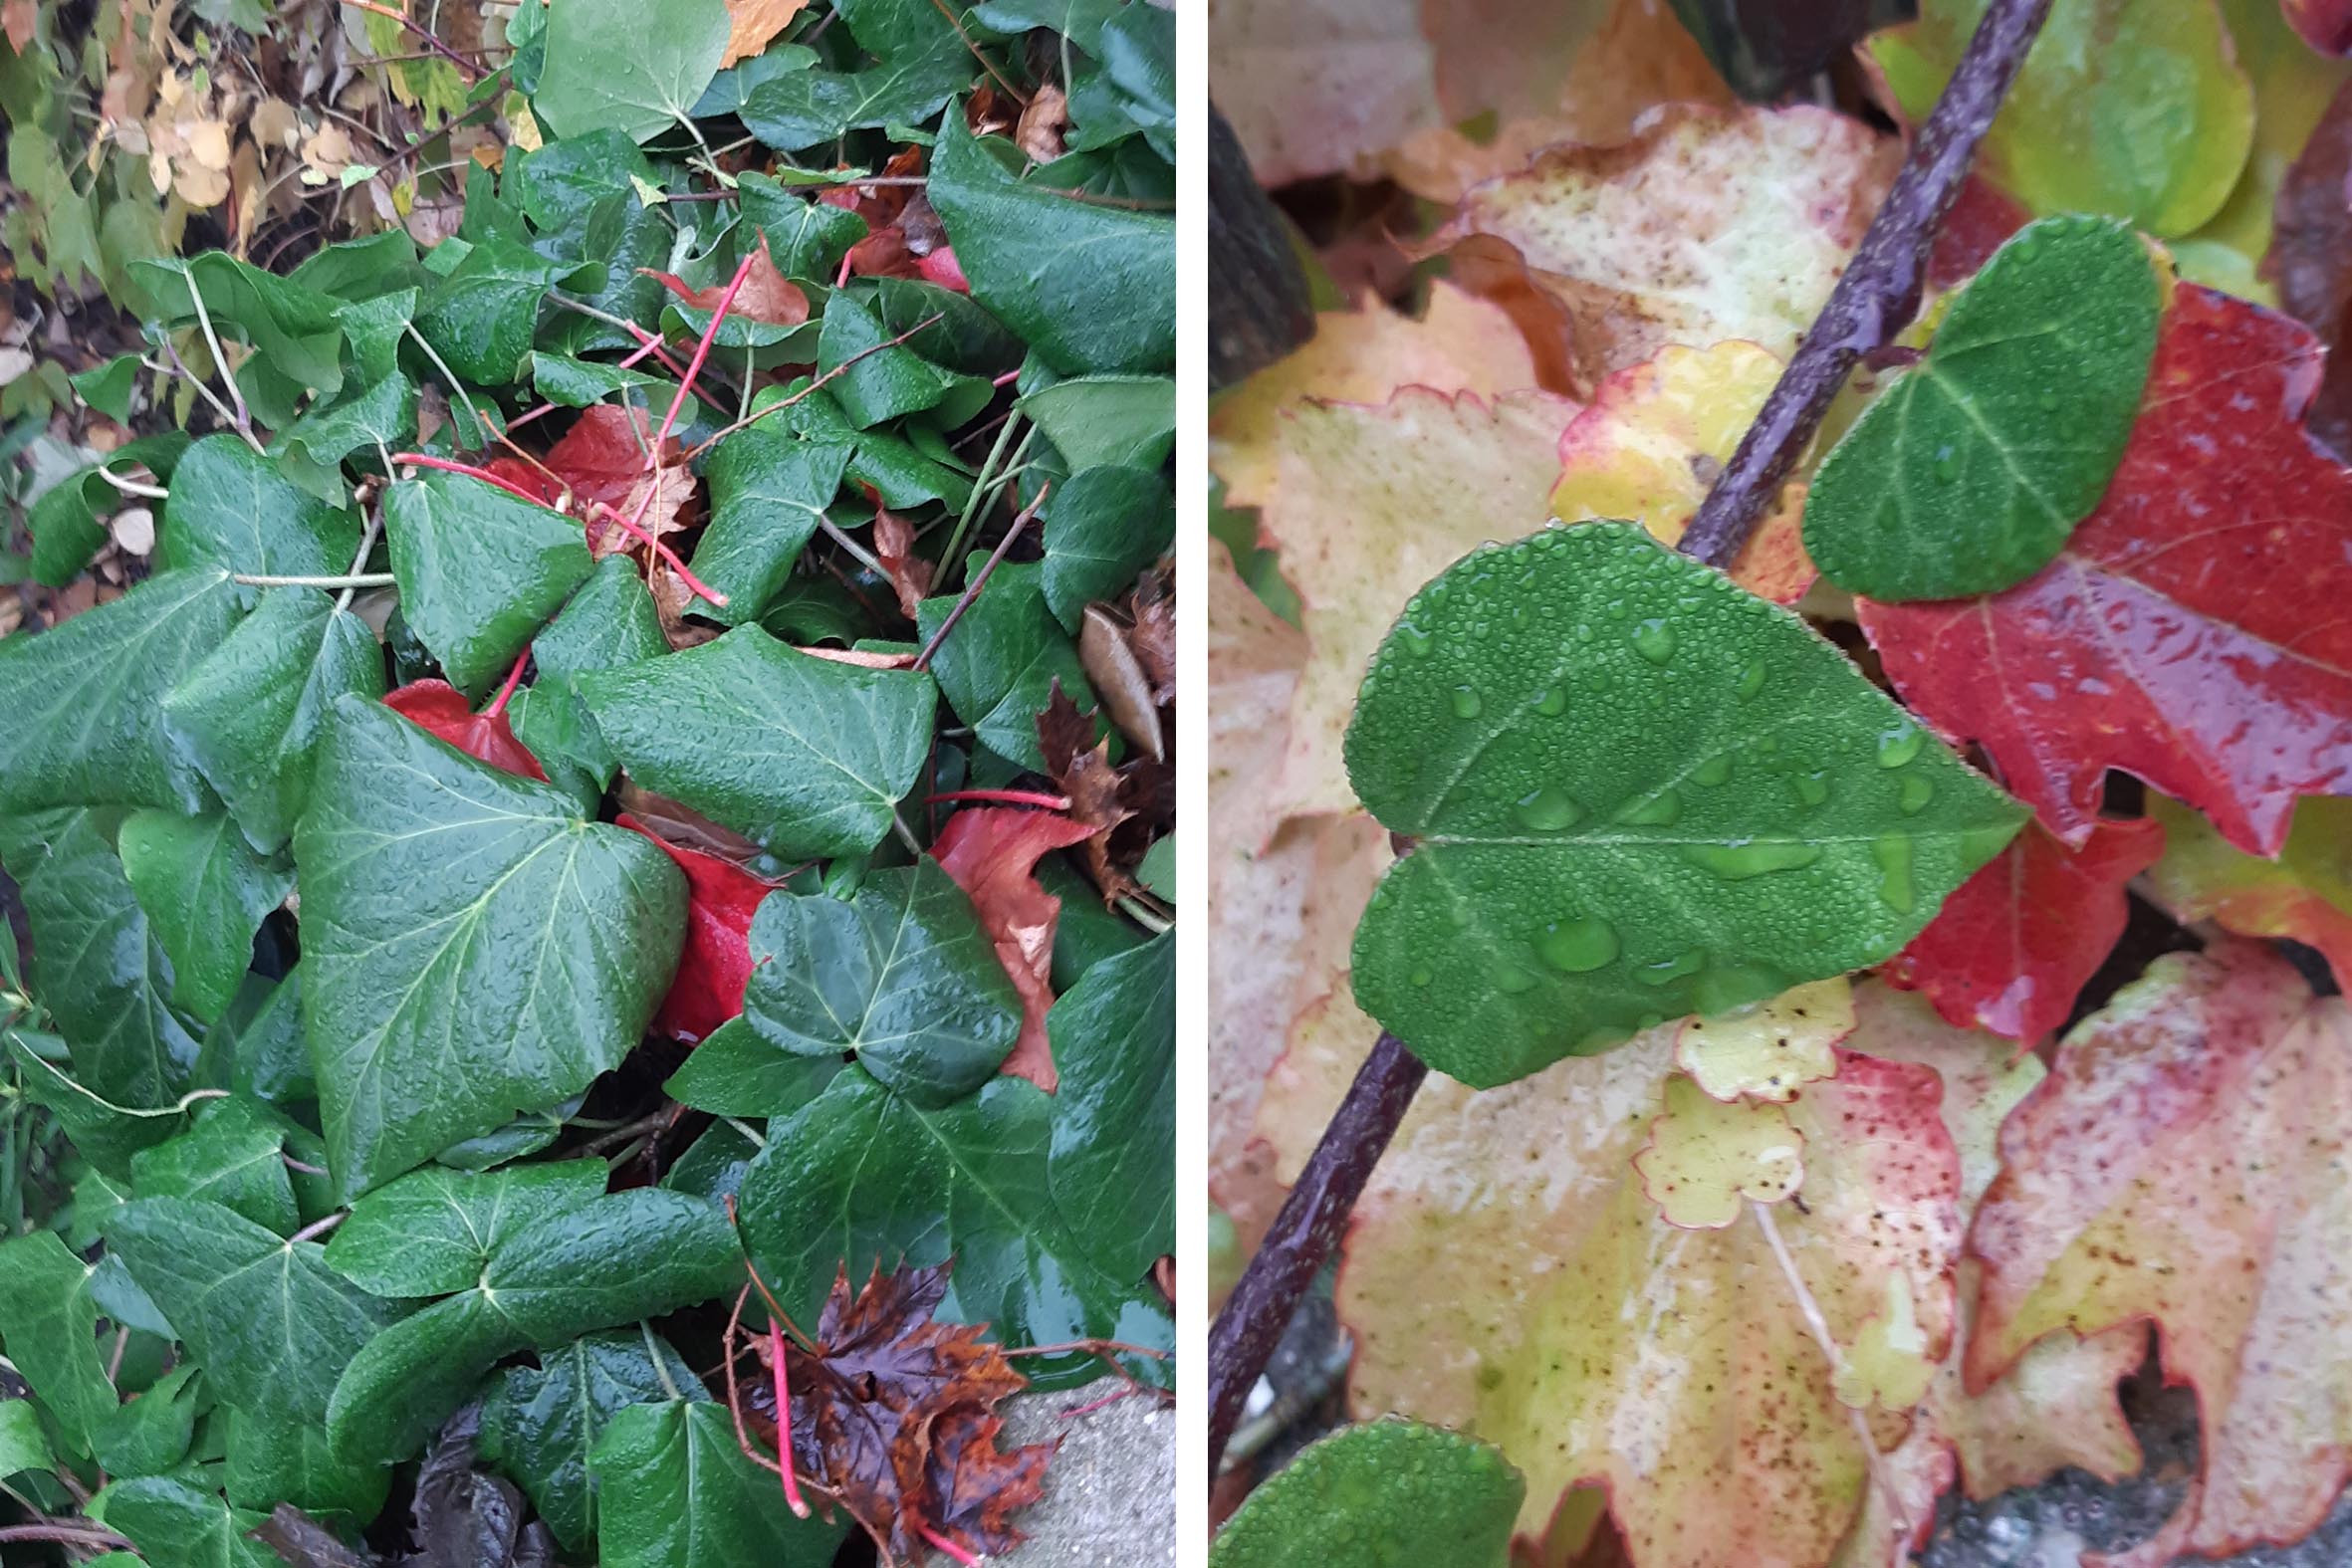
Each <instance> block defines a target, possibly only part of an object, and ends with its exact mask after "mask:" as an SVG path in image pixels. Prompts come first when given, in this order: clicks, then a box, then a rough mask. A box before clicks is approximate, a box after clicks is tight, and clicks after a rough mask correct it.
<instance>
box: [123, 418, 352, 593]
mask: <svg viewBox="0 0 2352 1568" xmlns="http://www.w3.org/2000/svg"><path fill="white" fill-rule="evenodd" d="M170 489H171V499H170V500H169V501H167V502H165V503H164V507H163V526H162V528H161V530H160V531H159V533H158V534H157V536H156V541H155V565H156V567H157V568H158V569H160V570H164V571H169V570H172V569H174V568H176V567H182V566H217V567H219V568H220V569H221V570H223V571H243V572H254V573H265V574H268V575H272V576H320V575H333V574H336V573H339V572H344V571H349V570H350V569H351V567H352V557H353V555H354V554H356V553H357V551H358V549H359V520H358V518H357V517H355V516H354V515H353V514H352V513H350V512H346V511H344V510H343V509H342V508H340V507H333V506H329V505H327V504H326V503H325V502H323V501H321V500H320V499H319V498H318V497H317V496H314V495H312V494H311V493H310V492H309V491H306V490H303V489H301V488H299V487H298V486H296V485H293V484H291V483H289V482H288V481H287V480H286V479H285V478H284V477H282V476H281V475H280V474H279V472H278V465H277V464H276V463H274V462H272V461H271V460H270V459H268V458H266V457H264V456H262V455H261V454H260V453H258V452H256V451H254V450H253V448H251V447H249V446H247V445H246V444H245V443H244V442H243V441H241V440H239V439H238V438H237V437H235V436H233V435H214V436H206V437H205V438H204V439H203V440H201V441H198V442H197V443H196V444H195V445H194V446H191V447H189V448H188V450H187V452H186V453H185V455H183V456H182V457H181V458H180V460H179V466H178V467H177V468H174V469H173V470H172V472H171V486H170Z"/></svg>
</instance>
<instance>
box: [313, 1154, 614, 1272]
mask: <svg viewBox="0 0 2352 1568" xmlns="http://www.w3.org/2000/svg"><path fill="white" fill-rule="evenodd" d="M610 1174H611V1173H610V1171H609V1170H608V1169H607V1168H606V1167H605V1164H604V1162H603V1161H601V1160H563V1161H559V1162H557V1163H555V1164H552V1165H518V1166H511V1167H509V1168H507V1169H506V1170H503V1171H489V1172H483V1173H475V1172H471V1171H453V1170H449V1169H446V1168H444V1167H427V1168H426V1169H424V1170H421V1171H415V1172H411V1173H410V1174H409V1175H407V1176H403V1177H401V1178H400V1179H399V1180H398V1181H396V1182H392V1183H390V1184H388V1185H386V1186H383V1187H379V1188H377V1189H376V1190H375V1191H374V1192H372V1193H369V1194H368V1195H367V1196H366V1197H364V1198H362V1199H360V1200H359V1201H358V1202H357V1203H355V1204H353V1205H352V1217H351V1219H349V1220H347V1221H346V1222H344V1224H343V1226H342V1228H341V1229H339V1230H338V1231H337V1232H335V1235H334V1238H333V1239H331V1240H330V1241H329V1242H328V1243H327V1266H328V1267H330V1268H332V1269H334V1270H335V1271H336V1272H337V1273H339V1274H341V1275H343V1276H344V1277H345V1278H346V1279H349V1280H351V1281H352V1282H353V1284H356V1285H358V1286H360V1287H361V1288H362V1289H365V1290H367V1291H369V1292H371V1293H372V1294H375V1295H379V1296H441V1295H449V1294H452V1293H454V1292H456V1291H459V1290H469V1289H472V1288H473V1287H474V1286H475V1285H477V1284H479V1283H481V1280H482V1269H483V1267H484V1266H485V1265H486V1264H487V1263H488V1262H489V1261H490V1258H491V1256H492V1254H494V1253H495V1252H497V1251H498V1249H499V1247H500V1245H501V1244H502V1243H503V1242H504V1241H505V1240H506V1238H507V1237H508V1236H509V1235H511V1234H512V1233H513V1232H516V1231H519V1230H521V1229H522V1228H523V1227H525V1226H527V1225H531V1224H534V1223H535V1222H537V1221H540V1220H544V1219H547V1218H548V1217H550V1216H551V1215H561V1214H566V1213H570V1212H571V1211H573V1210H577V1209H581V1208H585V1207H586V1206H587V1205H588V1204H590V1203H592V1202H594V1201H595V1200H596V1199H598V1198H601V1197H603V1196H604V1182H605V1179H606V1178H607V1177H608V1176H609V1175H610Z"/></svg>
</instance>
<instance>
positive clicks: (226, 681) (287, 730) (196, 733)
mask: <svg viewBox="0 0 2352 1568" xmlns="http://www.w3.org/2000/svg"><path fill="white" fill-rule="evenodd" d="M346 692H353V693H356V694H357V695H359V696H361V697H367V698H374V697H381V696H382V695H383V692H384V682H383V651H382V649H381V648H380V647H379V646H378V645H377V644H376V640H375V633H374V632H372V631H370V630H369V629H368V627H367V623H366V622H365V621H363V620H361V619H360V618H359V617H358V616H357V615H354V614H353V613H352V612H351V611H349V610H339V609H337V608H336V607H335V596H334V595H333V594H331V593H326V592H323V591H322V590H320V589H318V588H272V589H270V590H269V591H268V592H266V593H264V594H263V595H262V599H261V603H260V605H259V606H258V607H257V608H256V609H255V610H254V612H253V613H252V614H251V615H249V616H247V617H246V618H245V619H244V620H243V621H241V622H239V623H238V625H237V628H236V629H235V630H234V631H231V632H230V633H229V634H228V636H227V637H226V638H225V639H223V640H222V641H221V642H220V643H219V644H218V645H217V646H214V647H212V648H211V649H210V650H209V651H207V652H206V653H205V654H204V655H203V657H202V661H201V662H200V663H198V664H197V665H196V667H195V668H194V669H192V670H190V671H189V672H188V674H187V678H186V679H185V680H182V681H180V682H179V684H177V685H176V686H174V687H172V688H171V690H170V693H169V694H168V695H167V696H165V697H164V699H163V723H164V727H165V728H166V729H167V730H168V731H169V732H170V735H171V737H172V739H173V740H174V741H176V742H177V743H178V744H179V746H180V747H182V748H183V749H184V750H185V751H186V753H187V755H188V757H189V758H191V759H192V760H193V761H194V763H195V765H196V768H197V770H198V771H199V772H200V773H202V774H203V776H204V780H205V782H206V783H207V784H211V785H212V787H213V788H214V789H216V790H218V791H219V793H220V797H221V799H222V800H223V801H225V802H227V804H228V808H229V814H230V815H231V816H233V817H235V818H236V821H237V826H238V827H239V828H241V829H242V830H243V831H244V833H245V836H246V839H247V840H248V841H249V842H251V843H252V844H254V845H255V846H256V847H257V848H260V849H264V850H275V849H278V848H281V847H283V846H284V844H285V842H286V840H287V839H288V838H289V837H291V836H292V835H293V832H294V823H295V819H296V818H297V817H299V816H301V815H302V811H303V807H304V806H305V805H306V804H308V803H309V801H310V797H311V770H312V768H313V766H314V765H315V763H316V761H317V755H318V747H319V732H320V730H321V727H322V726H324V724H325V723H326V719H327V710H328V708H329V707H330V706H331V705H332V704H333V703H334V701H335V699H336V698H338V697H340V696H342V695H344V694H345V693H346Z"/></svg>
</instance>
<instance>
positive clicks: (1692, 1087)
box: [1633, 1073, 1804, 1231]
mask: <svg viewBox="0 0 2352 1568" xmlns="http://www.w3.org/2000/svg"><path fill="white" fill-rule="evenodd" d="M1633 1168H1634V1169H1635V1170H1636V1171H1639V1172H1640V1173H1641V1180H1642V1190H1643V1191H1644V1192H1646V1193H1648V1194H1649V1195H1650V1201H1651V1202H1652V1203H1654V1204H1656V1205H1657V1206H1658V1212H1659V1213H1660V1214H1662V1215H1664V1216H1665V1217H1666V1223H1667V1224H1668V1225H1670V1226H1673V1227H1675V1228H1676V1229H1678V1230H1683V1231H1720V1230H1722V1229H1723V1228H1724V1227H1725V1226H1728V1225H1730V1224H1731V1223H1732V1222H1733V1221H1735V1220H1737V1219H1739V1218H1740V1216H1741V1215H1742V1214H1743V1213H1744V1212H1745V1210H1746V1207H1747V1205H1748V1204H1750V1203H1759V1204H1776V1203H1778V1202H1780V1201H1781V1200H1782V1199H1784V1198H1788V1197H1790V1196H1792V1195H1794V1193H1795V1192H1796V1190H1797V1188H1798V1187H1800V1186H1802V1185H1803V1183H1804V1139H1803V1138H1802V1137H1801V1136H1799V1134H1798V1133H1797V1131H1796V1129H1795V1128H1793V1127H1791V1126H1789V1125H1788V1113H1787V1112H1786V1111H1783V1110H1782V1109H1780V1107H1778V1106H1777V1105H1771V1104H1766V1103H1764V1102H1761V1101H1756V1100H1730V1101H1726V1100H1718V1099H1715V1098H1713V1097H1712V1096H1710V1095H1709V1094H1708V1093H1707V1091H1706V1090H1704V1089H1702V1088H1700V1087H1699V1085H1698V1084H1696V1083H1694V1082H1693V1081H1692V1080H1690V1079H1689V1078H1686V1077H1684V1076H1683V1075H1682V1074H1681V1073H1676V1074H1674V1075H1673V1076H1672V1077H1669V1078H1668V1079H1667V1080H1666V1108H1665V1109H1664V1110H1663V1111H1661V1112H1659V1113H1658V1115H1657V1116H1656V1118H1654V1119H1653V1120H1652V1121H1651V1123H1650V1141H1649V1142H1648V1143H1646V1144H1644V1145H1643V1146H1642V1147H1641V1149H1640V1150H1639V1151H1638V1152H1637V1153H1635V1155H1634V1157H1633Z"/></svg>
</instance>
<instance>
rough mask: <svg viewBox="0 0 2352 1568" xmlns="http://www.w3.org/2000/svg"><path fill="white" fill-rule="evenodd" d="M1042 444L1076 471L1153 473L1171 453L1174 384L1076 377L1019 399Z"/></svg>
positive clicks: (1146, 378) (1147, 378) (1159, 378)
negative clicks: (1046, 442)
mask: <svg viewBox="0 0 2352 1568" xmlns="http://www.w3.org/2000/svg"><path fill="white" fill-rule="evenodd" d="M1019 407H1020V409H1021V411H1022V412H1023V413H1025V414H1027V415H1029V417H1030V418H1032V419H1034V420H1036V421H1037V426H1038V428H1039V429H1040V430H1043V431H1044V432H1045V433H1046V439H1047V440H1049V441H1051V442H1053V443H1054V448H1055V450H1056V451H1058V452H1059V453H1060V454H1061V456H1062V458H1063V459H1064V460H1065V461H1066V462H1067V463H1068V465H1069V467H1070V470H1071V471H1072V472H1073V473H1074V472H1076V471H1077V470H1079V469H1085V468H1098V467H1102V466H1105V465H1114V466H1119V467H1125V468H1142V469H1149V470H1152V471H1154V472H1157V470H1158V469H1159V466H1160V465H1161V464H1162V463H1164V462H1166V461H1167V460H1168V454H1169V453H1170V452H1172V451H1174V450H1175V449H1176V383H1175V381H1174V380H1172V379H1171V378H1169V377H1167V376H1164V375H1081V376H1076V377H1073V378H1071V379H1070V380H1067V381H1056V382H1055V383H1054V384H1053V385H1052V386H1048V387H1041V388H1040V389H1039V390H1037V391H1034V392H1032V393H1030V394H1029V395H1028V396H1027V397H1024V398H1023V399H1021V402H1020V404H1019Z"/></svg>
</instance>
